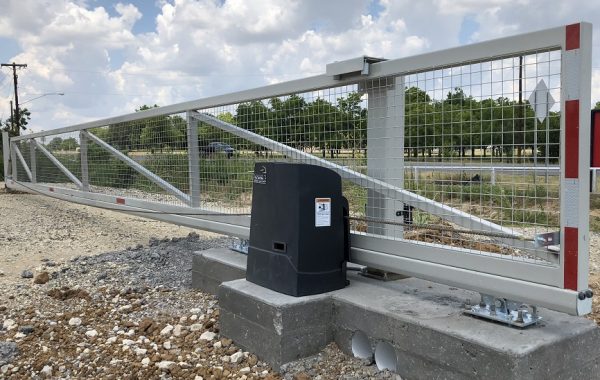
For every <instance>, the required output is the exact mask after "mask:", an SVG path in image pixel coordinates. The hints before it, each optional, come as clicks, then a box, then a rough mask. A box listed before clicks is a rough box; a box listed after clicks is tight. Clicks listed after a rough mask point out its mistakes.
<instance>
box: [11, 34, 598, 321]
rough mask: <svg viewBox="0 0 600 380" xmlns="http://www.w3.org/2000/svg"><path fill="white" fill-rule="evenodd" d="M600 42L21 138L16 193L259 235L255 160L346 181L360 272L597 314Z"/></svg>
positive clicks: (419, 63) (533, 42) (379, 70)
mask: <svg viewBox="0 0 600 380" xmlns="http://www.w3.org/2000/svg"><path fill="white" fill-rule="evenodd" d="M591 30H592V29H591V25H589V24H586V23H581V24H574V25H569V26H566V27H560V28H554V29H549V30H544V31H540V32H535V33H529V34H525V35H520V36H516V37H509V38H503V39H499V40H494V41H489V42H483V43H478V44H474V45H468V46H464V47H459V48H453V49H449V50H444V51H439V52H434V53H428V54H424V55H420V56H415V57H409V58H402V59H395V60H384V59H377V58H371V57H359V58H356V59H351V60H348V61H342V62H336V63H332V64H329V65H327V68H326V73H325V74H323V75H319V76H315V77H310V78H305V79H300V80H295V81H291V82H285V83H280V84H274V85H270V86H266V87H262V88H257V89H253V90H247V91H241V92H236V93H231V94H226V95H222V96H216V97H210V98H205V99H200V100H196V101H190V102H185V103H180V104H175V105H171V106H167V107H160V108H152V109H146V110H143V111H140V112H136V113H132V114H127V115H123V116H119V117H112V118H108V119H104V120H98V121H94V122H89V123H84V124H80V125H74V126H70V127H66V128H59V129H55V130H51V131H46V132H39V133H33V134H30V135H26V136H19V137H13V138H11V139H10V142H9V140H8V138H5V139H4V142H5V144H6V146H5V149H4V152H5V157H4V160H5V170H6V171H7V173H6V178H7V179H6V184H7V186H8V187H9V188H11V189H16V190H21V191H26V192H33V193H39V194H44V195H48V196H52V197H55V198H59V199H64V200H67V201H72V202H77V203H82V204H87V205H93V206H98V207H105V208H109V209H114V210H119V211H124V212H128V213H131V214H135V215H140V216H144V217H148V218H154V219H158V220H163V221H168V222H172V223H177V224H181V225H185V226H190V227H197V228H201V229H205V230H208V231H214V232H218V233H223V234H227V235H232V236H237V237H240V238H247V237H248V234H249V220H250V211H251V197H252V194H251V191H252V172H253V167H254V163H256V162H260V161H290V162H303V163H308V164H315V165H320V166H324V167H327V168H330V169H332V170H334V171H336V172H337V173H339V174H340V175H341V176H342V178H343V186H344V189H343V190H344V195H345V196H346V197H347V198H348V200H349V203H350V220H351V226H352V242H351V245H352V249H351V261H353V262H355V263H359V264H363V265H367V266H369V267H372V268H377V269H381V270H387V271H392V272H397V273H402V274H405V275H409V276H415V277H420V278H425V279H429V280H432V281H437V282H441V283H445V284H449V285H453V286H458V287H462V288H467V289H472V290H475V291H479V292H481V293H483V294H493V295H494V296H498V297H505V298H509V299H514V300H518V301H521V302H524V303H529V304H533V305H539V306H544V307H548V308H551V309H555V310H559V311H563V312H567V313H570V314H575V315H582V314H587V313H589V312H590V310H591V294H590V292H589V291H587V290H588V245H589V231H588V229H589V228H588V224H589V223H588V212H589V194H588V190H589V175H588V173H589V143H588V142H589V138H590V136H589V105H590V81H591V53H590V51H591ZM5 137H6V136H5ZM8 152H10V154H8ZM457 167H458V168H459V169H458V170H457ZM460 167H465V170H464V171H463V170H460ZM497 167H502V168H503V169H502V170H501V171H497V172H496V171H495V170H494V168H497ZM445 168H448V169H445ZM450 168H452V169H450ZM467 168H468V170H467ZM510 168H514V170H511V169H510ZM557 171H559V172H560V175H557ZM586 291H587V292H586Z"/></svg>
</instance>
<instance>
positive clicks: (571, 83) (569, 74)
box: [562, 49, 581, 100]
mask: <svg viewBox="0 0 600 380" xmlns="http://www.w3.org/2000/svg"><path fill="white" fill-rule="evenodd" d="M563 63H564V68H563V69H562V72H563V78H564V83H563V84H562V86H563V89H564V96H565V100H575V99H579V96H580V94H579V77H580V76H581V52H580V49H574V50H567V51H564V52H563Z"/></svg>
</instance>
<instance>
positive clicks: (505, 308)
mask: <svg viewBox="0 0 600 380" xmlns="http://www.w3.org/2000/svg"><path fill="white" fill-rule="evenodd" d="M464 313H465V314H468V315H472V316H475V317H480V318H484V319H489V320H492V321H495V322H500V323H505V324H507V325H509V326H515V327H520V328H525V327H527V326H531V325H535V324H537V323H538V322H539V321H541V320H542V317H540V316H539V315H538V313H537V306H530V305H525V304H523V303H521V302H518V301H513V300H509V299H506V298H499V297H495V296H492V295H489V294H481V301H480V302H479V304H478V305H471V300H467V302H465V310H464Z"/></svg>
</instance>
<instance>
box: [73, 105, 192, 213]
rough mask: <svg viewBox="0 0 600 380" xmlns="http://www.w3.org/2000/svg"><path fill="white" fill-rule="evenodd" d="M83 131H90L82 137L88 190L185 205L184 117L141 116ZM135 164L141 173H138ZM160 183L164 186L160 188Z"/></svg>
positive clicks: (186, 155) (185, 135)
mask: <svg viewBox="0 0 600 380" xmlns="http://www.w3.org/2000/svg"><path fill="white" fill-rule="evenodd" d="M86 132H87V133H89V134H90V135H85V134H84V135H83V138H84V139H85V140H86V144H87V166H88V173H89V185H90V191H92V192H101V193H110V194H113V195H118V196H122V197H130V198H137V199H142V200H147V201H153V202H159V203H166V204H173V205H187V201H186V194H187V193H188V192H189V167H188V162H189V159H188V149H187V121H186V119H185V115H181V114H174V115H164V116H158V117H152V118H146V119H141V120H136V121H131V122H124V123H117V124H112V125H108V126H105V127H99V128H93V129H90V130H89V131H86ZM139 168H145V169H146V171H144V172H140V170H138V169H139ZM144 173H147V175H145V174H144ZM164 183H166V184H168V185H169V186H168V187H165V186H161V184H164Z"/></svg>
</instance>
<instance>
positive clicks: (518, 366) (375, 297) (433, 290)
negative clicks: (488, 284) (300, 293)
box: [331, 276, 600, 379]
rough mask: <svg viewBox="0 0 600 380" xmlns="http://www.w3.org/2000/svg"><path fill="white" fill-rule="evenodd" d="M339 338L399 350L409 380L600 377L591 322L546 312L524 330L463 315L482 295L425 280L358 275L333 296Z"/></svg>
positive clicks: (597, 339)
mask: <svg viewBox="0 0 600 380" xmlns="http://www.w3.org/2000/svg"><path fill="white" fill-rule="evenodd" d="M331 296H332V299H333V302H334V304H335V311H336V318H335V324H334V336H335V340H336V342H337V343H338V345H339V346H340V347H341V348H342V349H343V350H344V351H346V352H347V353H351V345H350V342H351V337H352V334H353V333H354V332H355V331H357V330H361V331H363V332H364V333H365V334H366V335H367V336H369V337H370V338H371V342H372V343H373V346H375V344H376V343H378V342H380V341H385V342H388V343H390V344H391V345H392V346H393V347H394V349H395V350H396V354H397V358H398V373H400V374H401V375H402V376H403V377H405V378H407V379H421V378H422V379H432V378H433V379H435V378H440V379H446V378H448V379H478V378H488V379H548V378H553V379H562V378H564V379H569V378H571V377H572V376H573V374H574V373H580V374H582V375H585V376H584V377H583V378H594V377H597V376H599V375H598V372H596V371H597V366H598V360H599V358H600V350H598V349H597V348H596V347H598V346H597V345H598V343H600V330H599V329H598V327H596V325H595V324H594V323H593V322H591V321H589V320H587V319H585V318H578V317H572V316H569V315H566V314H562V313H557V312H553V311H550V310H545V309H541V310H540V314H541V315H542V316H543V318H544V321H543V322H541V323H540V324H539V325H538V326H534V327H531V328H528V329H525V330H521V329H517V328H514V327H509V326H505V325H502V324H496V323H491V322H488V321H484V320H480V319H477V318H473V317H471V316H467V315H463V314H462V311H461V305H462V304H463V303H464V300H465V299H467V298H471V299H472V300H474V301H475V300H478V294H476V293H474V292H469V291H465V290H461V289H456V288H452V287H447V286H445V285H439V284H435V283H431V282H428V281H424V280H419V279H414V278H410V279H405V280H401V281H396V282H386V283H374V282H373V281H372V280H369V279H364V278H360V277H358V276H353V277H352V278H351V284H350V286H349V287H347V288H345V289H343V290H339V291H336V292H334V293H332V294H331Z"/></svg>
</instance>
